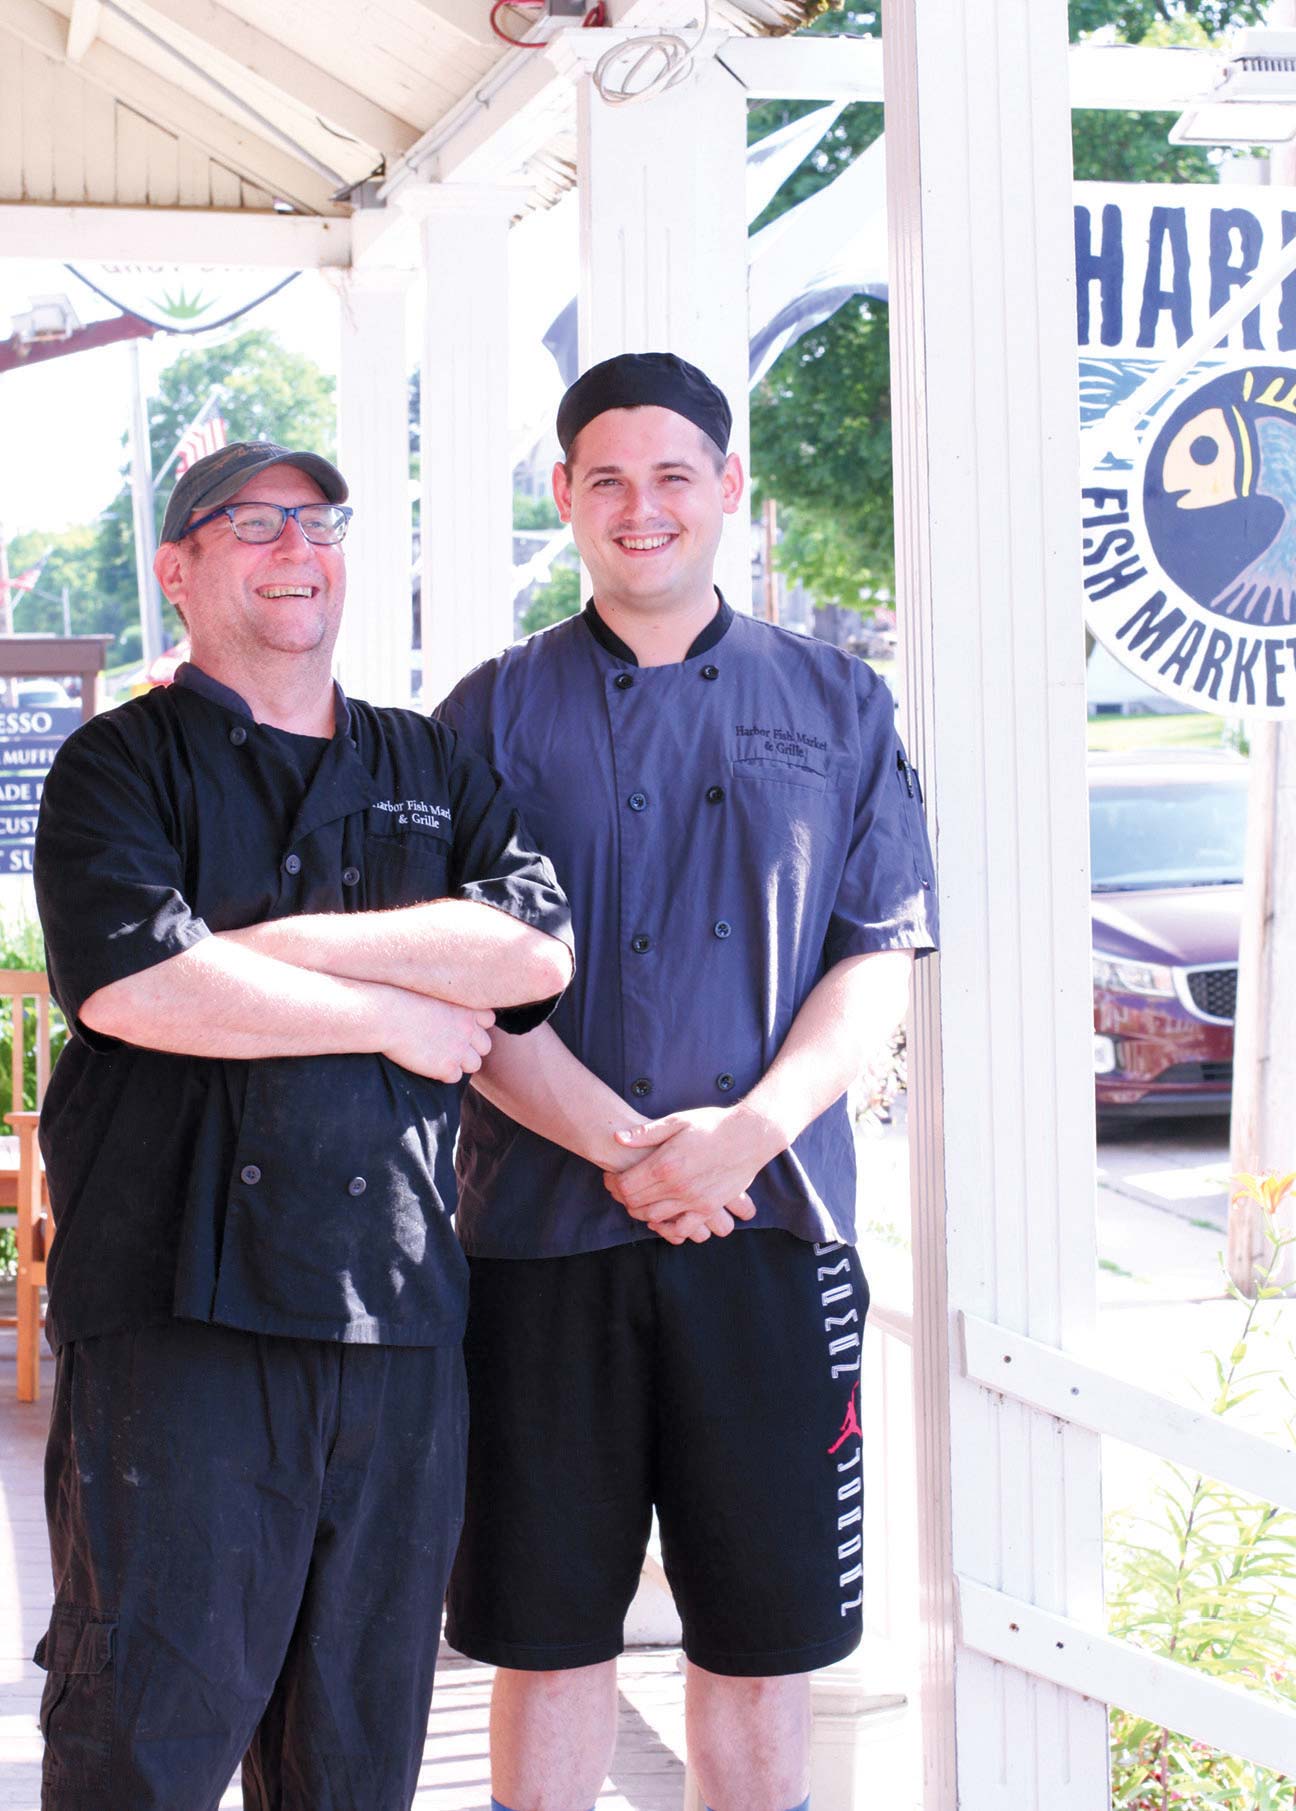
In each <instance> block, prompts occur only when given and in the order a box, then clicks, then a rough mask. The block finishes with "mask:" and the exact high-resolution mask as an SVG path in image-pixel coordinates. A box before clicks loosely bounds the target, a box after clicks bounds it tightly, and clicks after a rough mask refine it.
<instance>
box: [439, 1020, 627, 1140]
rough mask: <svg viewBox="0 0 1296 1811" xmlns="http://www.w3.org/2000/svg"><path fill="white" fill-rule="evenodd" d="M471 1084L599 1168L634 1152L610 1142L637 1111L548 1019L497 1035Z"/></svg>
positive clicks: (520, 1120) (530, 1128) (519, 1119)
mask: <svg viewBox="0 0 1296 1811" xmlns="http://www.w3.org/2000/svg"><path fill="white" fill-rule="evenodd" d="M472 1085H473V1087H474V1088H476V1090H477V1092H478V1093H479V1094H482V1095H484V1096H485V1098H486V1099H487V1100H488V1101H490V1103H491V1105H492V1106H495V1107H498V1108H499V1109H500V1111H501V1112H503V1113H507V1114H508V1116H509V1118H510V1119H514V1120H516V1121H517V1123H518V1124H519V1125H520V1126H525V1127H526V1128H527V1130H528V1131H529V1132H538V1133H539V1135H540V1136H541V1137H542V1138H547V1139H549V1140H550V1142H551V1143H553V1144H557V1145H561V1146H562V1148H563V1149H564V1150H565V1151H572V1152H574V1153H575V1154H576V1156H578V1157H584V1158H586V1159H587V1160H588V1161H589V1162H590V1163H594V1164H597V1165H598V1167H599V1168H600V1169H603V1170H611V1169H621V1168H623V1167H624V1166H625V1165H626V1164H627V1163H629V1162H633V1161H634V1159H635V1157H636V1155H637V1154H636V1153H635V1152H633V1151H626V1150H625V1149H624V1148H623V1147H622V1146H621V1145H619V1144H617V1143H616V1142H615V1139H614V1137H613V1134H614V1133H616V1132H618V1131H629V1129H630V1128H631V1127H632V1126H636V1125H638V1124H639V1122H640V1120H641V1118H642V1115H641V1114H638V1113H636V1112H635V1111H634V1110H633V1108H631V1107H629V1106H627V1104H626V1103H625V1101H623V1100H622V1098H621V1096H620V1095H619V1094H618V1093H616V1091H615V1090H614V1089H612V1088H609V1087H608V1086H607V1084H606V1083H605V1082H601V1081H600V1080H599V1078H598V1076H597V1075H595V1074H594V1073H593V1072H592V1071H591V1070H589V1069H587V1068H586V1067H585V1065H584V1064H583V1063H582V1062H581V1061H580V1060H579V1059H578V1058H577V1057H575V1056H573V1055H572V1053H571V1051H570V1050H568V1048H567V1046H566V1045H565V1044H564V1043H563V1041H562V1039H561V1038H560V1037H559V1036H558V1034H557V1032H556V1031H554V1030H553V1029H552V1028H551V1027H550V1026H548V1025H541V1026H539V1027H538V1028H537V1029H536V1030H535V1031H530V1032H527V1034H526V1035H525V1036H524V1037H497V1038H496V1039H495V1041H494V1044H493V1045H492V1048H491V1053H490V1055H489V1056H488V1057H487V1058H486V1061H485V1062H484V1063H483V1064H482V1067H481V1069H480V1070H479V1072H478V1073H477V1074H476V1075H475V1076H474V1077H473V1082H472Z"/></svg>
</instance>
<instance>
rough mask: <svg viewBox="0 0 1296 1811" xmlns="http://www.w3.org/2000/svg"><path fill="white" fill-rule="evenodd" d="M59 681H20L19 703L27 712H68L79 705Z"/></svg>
mask: <svg viewBox="0 0 1296 1811" xmlns="http://www.w3.org/2000/svg"><path fill="white" fill-rule="evenodd" d="M77 702H78V701H77V699H75V698H74V697H73V696H72V694H71V692H69V691H68V689H67V687H66V686H65V685H61V684H60V683H59V681H58V680H57V679H20V680H19V681H18V703H19V705H20V707H24V708H26V709H27V710H66V709H67V708H68V706H69V705H75V704H76V703H77Z"/></svg>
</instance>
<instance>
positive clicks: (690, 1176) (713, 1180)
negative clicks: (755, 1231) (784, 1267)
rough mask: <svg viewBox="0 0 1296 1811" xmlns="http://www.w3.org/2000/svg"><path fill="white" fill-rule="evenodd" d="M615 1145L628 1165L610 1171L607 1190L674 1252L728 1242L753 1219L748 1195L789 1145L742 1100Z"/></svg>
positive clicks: (631, 1134)
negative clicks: (715, 1241)
mask: <svg viewBox="0 0 1296 1811" xmlns="http://www.w3.org/2000/svg"><path fill="white" fill-rule="evenodd" d="M615 1139H616V1143H617V1144H618V1145H619V1146H620V1147H621V1148H622V1150H624V1151H625V1152H626V1153H627V1156H628V1158H629V1159H630V1160H629V1162H628V1163H627V1165H626V1167H624V1168H621V1169H616V1170H605V1171H604V1172H603V1183H604V1186H605V1187H606V1189H607V1191H608V1193H609V1194H610V1195H611V1196H612V1197H613V1199H614V1200H616V1201H619V1202H620V1203H621V1205H622V1207H624V1208H625V1210H626V1212H627V1213H628V1214H629V1215H630V1218H631V1219H632V1220H640V1221H642V1222H643V1223H644V1224H645V1225H646V1226H649V1227H651V1228H652V1230H653V1231H654V1232H655V1233H659V1234H660V1235H661V1237H662V1238H663V1239H665V1240H667V1242H668V1243H669V1244H671V1245H683V1244H684V1243H685V1242H686V1241H689V1240H691V1241H693V1242H694V1243H695V1244H701V1243H702V1242H703V1241H704V1240H706V1239H709V1238H710V1237H711V1236H712V1234H713V1233H714V1234H715V1235H716V1237H718V1238H724V1237H725V1236H726V1235H727V1234H729V1233H731V1232H732V1231H733V1229H734V1223H735V1221H737V1220H750V1219H751V1217H752V1215H753V1214H754V1213H755V1212H756V1207H755V1204H754V1202H753V1201H752V1200H751V1197H750V1196H749V1195H748V1193H747V1190H748V1189H749V1188H750V1186H751V1184H752V1181H753V1180H754V1178H755V1177H756V1175H757V1174H758V1172H759V1171H760V1170H762V1169H763V1168H764V1167H765V1165H766V1164H767V1163H768V1162H769V1161H770V1160H771V1158H773V1157H775V1156H777V1155H778V1153H779V1152H780V1151H781V1150H783V1149H784V1148H785V1145H786V1142H787V1141H786V1139H785V1138H784V1137H783V1135H782V1134H781V1133H780V1131H779V1130H778V1128H777V1127H776V1126H775V1125H774V1124H773V1122H772V1121H770V1120H768V1119H766V1118H765V1117H763V1116H762V1115H761V1114H760V1113H759V1112H756V1111H755V1110H753V1109H752V1108H751V1107H750V1106H748V1105H747V1103H746V1102H743V1101H740V1102H739V1103H738V1104H737V1105H736V1106H733V1107H693V1108H691V1109H690V1110H689V1111H687V1112H683V1113H670V1114H667V1116H666V1117H665V1118H664V1119H654V1120H649V1121H647V1122H646V1123H644V1124H643V1125H639V1126H635V1127H633V1128H632V1129H630V1130H628V1131H620V1132H617V1133H616V1134H615ZM639 1152H642V1153H644V1155H642V1156H639V1155H635V1153H639Z"/></svg>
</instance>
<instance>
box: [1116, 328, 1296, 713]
mask: <svg viewBox="0 0 1296 1811" xmlns="http://www.w3.org/2000/svg"><path fill="white" fill-rule="evenodd" d="M1081 500H1082V524H1083V534H1084V545H1083V560H1084V584H1085V592H1086V596H1087V604H1086V616H1087V620H1088V624H1089V628H1090V629H1091V630H1092V632H1093V634H1094V635H1095V636H1096V638H1097V639H1098V640H1099V641H1100V642H1101V643H1102V644H1103V645H1104V646H1105V647H1107V648H1108V649H1109V650H1110V651H1111V652H1112V653H1113V654H1114V655H1115V656H1116V658H1117V659H1118V660H1120V661H1121V662H1122V664H1123V665H1125V666H1126V667H1129V668H1131V669H1132V670H1133V671H1135V672H1136V673H1137V674H1138V675H1139V677H1140V678H1142V679H1143V680H1144V681H1145V682H1146V683H1147V684H1148V685H1150V686H1152V687H1154V688H1155V689H1156V690H1157V691H1159V692H1163V693H1165V694H1167V695H1169V696H1171V697H1174V698H1176V699H1178V700H1180V701H1181V702H1183V703H1185V704H1188V705H1190V706H1192V707H1193V708H1194V709H1197V710H1213V711H1223V712H1229V713H1237V714H1240V715H1251V716H1267V717H1282V716H1289V715H1291V714H1293V713H1294V712H1296V364H1283V363H1279V362H1277V361H1275V360H1272V359H1265V358H1264V356H1263V355H1261V356H1260V357H1259V358H1252V359H1249V360H1234V361H1233V362H1231V363H1229V364H1227V365H1224V366H1220V365H1216V366H1214V367H1213V368H1210V369H1207V370H1204V371H1203V370H1202V369H1201V368H1200V367H1199V368H1198V370H1197V371H1196V372H1194V373H1193V374H1191V375H1190V376H1189V378H1188V379H1187V380H1186V381H1185V382H1184V383H1183V384H1181V385H1180V387H1179V388H1178V389H1177V390H1175V391H1174V392H1172V393H1171V395H1170V397H1169V399H1168V400H1167V401H1166V402H1165V403H1164V404H1163V405H1162V407H1161V408H1160V410H1159V411H1157V412H1156V413H1155V414H1154V416H1153V418H1152V420H1151V421H1150V423H1148V424H1146V425H1145V427H1144V429H1143V432H1142V436H1141V439H1140V444H1139V451H1138V456H1137V458H1136V460H1135V463H1134V468H1133V470H1132V471H1130V472H1121V471H1114V470H1100V471H1096V472H1094V473H1092V474H1091V475H1090V478H1089V481H1088V483H1087V484H1086V485H1085V486H1084V488H1083V489H1082V492H1081Z"/></svg>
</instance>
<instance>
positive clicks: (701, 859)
mask: <svg viewBox="0 0 1296 1811" xmlns="http://www.w3.org/2000/svg"><path fill="white" fill-rule="evenodd" d="M437 714H438V716H439V717H440V719H441V721H442V722H444V723H446V724H448V725H449V726H450V727H451V728H453V729H454V730H455V731H456V732H457V733H458V734H459V735H460V736H461V737H462V739H463V740H464V741H465V742H467V743H469V744H471V745H472V746H473V747H474V748H476V749H478V750H479V751H480V752H481V753H482V754H484V755H485V756H486V758H487V760H488V761H489V762H490V763H491V765H492V766H493V767H494V768H495V769H496V770H497V771H498V772H499V774H500V775H501V778H502V780H503V783H504V785H505V787H506V788H507V789H508V791H509V792H510V793H511V794H512V796H513V797H515V798H517V799H518V800H519V802H520V804H521V806H522V808H523V809H524V810H525V812H526V814H527V822H528V824H530V825H531V827H532V829H533V832H534V834H535V835H536V837H537V838H538V839H539V842H540V844H541V846H542V847H543V848H544V849H545V850H546V852H547V853H548V854H549V856H550V858H551V859H552V861H553V863H554V866H555V869H556V871H557V874H558V878H559V880H560V882H561V884H562V885H563V887H564V889H565V890H566V892H567V894H568V897H569V898H570V900H571V902H572V913H573V918H574V923H575V931H576V949H577V966H576V979H575V981H574V983H573V985H572V986H571V987H570V988H569V989H568V991H567V993H566V995H565V996H564V998H563V1000H562V1001H561V1003H560V1004H559V1006H558V1009H557V1011H556V1012H555V1014H554V1017H553V1026H554V1029H555V1030H556V1031H557V1033H558V1035H559V1036H560V1037H561V1038H562V1040H563V1042H564V1043H565V1044H566V1045H567V1046H568V1047H569V1048H570V1049H571V1050H572V1051H574V1053H575V1054H576V1055H577V1056H578V1057H579V1058H580V1060H581V1061H582V1062H583V1063H584V1064H585V1065H586V1066H587V1067H588V1068H590V1069H592V1070H593V1071H594V1073H595V1074H596V1075H598V1076H600V1077H601V1078H602V1080H603V1081H605V1082H607V1083H608V1084H609V1085H610V1086H611V1087H612V1088H615V1089H616V1091H617V1092H618V1093H619V1094H621V1095H622V1096H623V1097H624V1098H625V1099H626V1100H628V1101H631V1102H632V1103H634V1104H635V1105H637V1106H640V1107H642V1109H643V1111H644V1114H645V1116H646V1117H651V1118H660V1117H661V1116H663V1115H664V1114H668V1113H671V1112H674V1111H676V1110H680V1109H684V1108H689V1107H700V1106H724V1105H725V1104H727V1103H732V1102H734V1101H737V1100H739V1099H741V1098H742V1096H743V1095H745V1094H746V1093H747V1092H748V1090H749V1089H751V1088H752V1087H753V1085H754V1084H755V1083H756V1082H758V1081H759V1080H760V1078H761V1076H762V1075H763V1074H764V1073H765V1071H766V1070H767V1069H768V1068H769V1066H770V1064H771V1063H772V1062H773V1060H774V1058H775V1056H777V1054H778V1051H779V1048H780V1046H781V1045H782V1043H783V1040H784V1038H785V1037H786V1035H787V1032H788V1028H789V1026H790V1025H791V1023H792V1020H793V1019H794V1018H795V1016H796V1014H797V1011H798V1010H799V1008H800V1007H801V1005H802V1003H803V1002H804V1000H805V998H806V996H807V995H808V994H809V993H810V991H811V989H812V988H813V987H814V986H815V984H816V982H818V981H819V980H820V979H821V978H822V976H823V975H824V974H825V973H826V972H827V970H828V969H829V968H831V967H832V966H833V965H834V964H835V963H837V962H840V961H842V960H843V959H844V958H845V957H848V956H858V955H863V954H866V953H868V952H871V951H877V950H889V949H911V950H916V951H918V952H920V953H921V952H925V951H930V950H932V949H934V948H935V946H936V940H937V928H936V900H935V890H934V885H933V875H932V860H931V851H930V848H929V845H928V840H927V832H926V827H925V824H924V821H923V812H922V801H921V796H920V792H919V788H918V782H917V778H916V776H915V774H914V771H913V769H912V767H911V766H910V765H909V763H908V761H907V759H906V757H905V753H904V750H903V748H902V747H901V745H900V741H899V738H898V736H897V734H896V729H895V720H894V719H895V711H894V705H893V701H892V698H891V694H890V692H889V691H888V690H887V687H886V686H885V684H884V683H883V682H882V681H881V680H880V679H879V678H878V677H877V675H876V674H875V673H874V672H873V671H872V669H871V668H870V667H868V666H866V665H865V664H864V662H863V661H860V660H857V659H855V658H854V657H852V656H851V655H848V654H844V653H842V652H841V651H840V650H838V649H836V648H832V647H829V646H827V645H826V644H825V643H823V642H819V641H814V640H810V639H808V638H805V637H802V636H798V635H793V634H790V633H789V632H787V631H786V630H783V629H779V628H776V627H774V626H772V625H771V624H768V623H764V622H757V621H754V620H753V619H752V618H750V617H747V616H739V615H736V614H735V613H734V612H733V611H732V610H731V609H730V608H729V607H728V605H726V604H724V603H723V601H722V602H721V605H720V609H719V611H718V613H717V615H716V616H715V618H713V620H712V622H711V623H710V624H709V625H708V627H707V629H706V630H704V631H703V633H702V634H701V635H700V636H699V637H698V639H697V641H696V642H695V643H694V644H693V647H692V648H691V649H690V651H689V654H688V656H687V657H686V658H685V659H684V660H683V661H681V662H680V663H679V664H678V665H673V666H663V667H647V668H641V667H639V666H638V665H637V663H636V661H635V656H634V654H633V652H632V650H631V649H630V648H629V647H627V646H626V644H625V643H624V642H622V641H621V640H620V638H619V637H617V636H616V635H615V634H613V633H612V631H611V630H609V629H608V627H607V625H606V624H605V623H603V621H602V620H601V618H600V617H599V616H598V614H597V612H596V611H595V610H594V607H593V604H592V603H591V604H590V605H589V606H587V608H586V610H585V612H584V614H583V615H581V616H578V617H573V618H570V619H569V620H568V621H566V622H563V623H559V624H557V625H556V626H554V627H553V628H550V629H546V630H543V631H541V632H540V633H539V634H536V635H533V636H531V637H530V638H529V639H528V640H526V641H524V642H520V643H518V644H517V645H516V646H514V647H512V648H510V649H508V650H507V652H505V653H504V654H502V655H500V656H498V657H497V658H496V659H494V660H489V661H487V662H486V663H485V664H484V665H482V666H480V667H478V668H476V669H475V670H474V671H473V672H472V673H470V674H469V675H468V676H467V677H466V678H465V679H464V680H462V681H461V682H460V684H459V685H458V686H456V688H455V689H454V691H453V692H452V693H451V694H450V696H449V697H448V698H447V699H446V700H445V701H444V703H443V704H442V705H441V706H440V707H439V710H438V713H437ZM458 1168H459V1211H458V1221H457V1224H458V1229H459V1235H460V1238H461V1239H462V1241H463V1243H464V1247H465V1249H466V1250H467V1251H468V1252H469V1253H470V1254H474V1255H479V1256H483V1257H497V1258H499V1257H556V1256H562V1255H566V1254H569V1253H574V1252H582V1251H594V1250H599V1249H602V1248H604V1247H607V1246H611V1245H618V1244H623V1243H625V1242H627V1241H630V1240H634V1239H641V1238H647V1237H652V1236H654V1235H652V1234H651V1233H649V1232H648V1231H647V1230H646V1229H645V1228H644V1227H642V1226H641V1225H639V1224H638V1223H637V1222H636V1221H633V1220H631V1219H630V1218H629V1217H628V1216H627V1215H626V1213H625V1211H624V1209H623V1208H621V1207H620V1206H619V1205H618V1204H617V1203H616V1202H615V1201H614V1200H613V1199H612V1198H611V1196H610V1195H609V1194H608V1193H607V1191H606V1189H605V1188H604V1186H603V1179H602V1176H601V1174H600V1172H599V1171H598V1170H597V1169H596V1168H595V1167H594V1166H593V1165H592V1164H590V1163H587V1162H585V1161H584V1160H583V1159H581V1158H578V1157H575V1156H573V1155H571V1154H570V1153H569V1152H566V1151H564V1150H562V1149H560V1148H559V1147H558V1146H557V1145H554V1144H551V1143H549V1142H548V1141H547V1140H545V1139H543V1138H540V1137H537V1136H536V1135H535V1134H533V1133H531V1132H528V1131H525V1130H523V1129H522V1128H520V1127H518V1126H517V1125H515V1124H514V1123H513V1121H512V1120H511V1119H509V1118H508V1117H507V1116H506V1115H505V1114H503V1113H501V1112H500V1111H499V1110H498V1109H497V1108H495V1107H493V1106H491V1105H490V1103H489V1102H488V1101H486V1100H484V1099H483V1098H482V1097H481V1095H479V1094H478V1093H477V1092H476V1091H475V1090H473V1089H469V1091H468V1092H467V1094H466V1095H465V1097H464V1103H463V1119H462V1127H461V1134H460V1144H459V1156H458ZM750 1193H751V1197H752V1199H753V1201H754V1202H755V1204H756V1217H755V1219H754V1220H752V1221H750V1222H748V1223H747V1224H749V1225H751V1226H756V1227H765V1226H773V1227H781V1228H783V1229H785V1230H786V1231H788V1232H791V1233H793V1234H795V1235H796V1236H797V1237H799V1238H803V1239H845V1240H848V1241H849V1240H852V1239H853V1236H854V1217H855V1158H854V1141H853V1139H852V1135H851V1127H850V1122H849V1118H848V1115H847V1111H846V1104H845V1101H844V1100H840V1101H838V1102H837V1103H836V1104H835V1105H834V1106H832V1107H830V1108H829V1109H828V1110H827V1112H825V1113H822V1114H821V1115H820V1116H819V1118H818V1119H816V1120H815V1121H813V1123H812V1124H811V1125H809V1126H808V1127H807V1128H806V1130H805V1131H804V1132H803V1133H802V1134H801V1136H800V1137H799V1138H798V1139H797V1140H796V1142H795V1143H794V1144H793V1145H792V1146H791V1148H790V1149H789V1150H787V1151H785V1152H783V1153H782V1154H781V1155H780V1156H778V1157H776V1158H775V1159H774V1161H773V1162H772V1163H770V1164H768V1165H767V1166H766V1167H765V1168H764V1169H763V1170H762V1171H761V1172H760V1174H759V1175H758V1176H757V1177H756V1179H755V1181H754V1182H753V1184H752V1186H751V1190H750Z"/></svg>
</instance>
